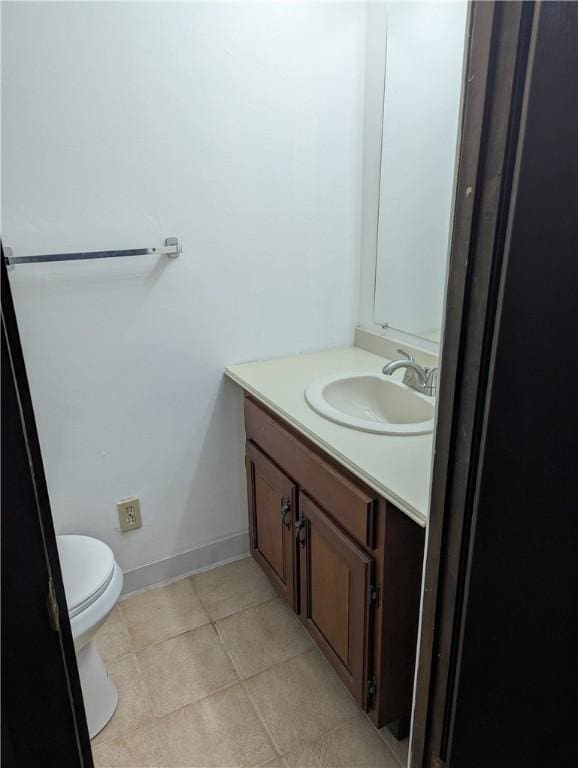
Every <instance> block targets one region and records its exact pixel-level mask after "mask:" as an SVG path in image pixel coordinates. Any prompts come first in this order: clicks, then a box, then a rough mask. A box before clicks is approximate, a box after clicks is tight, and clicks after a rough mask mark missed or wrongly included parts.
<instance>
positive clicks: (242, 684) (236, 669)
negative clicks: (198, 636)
mask: <svg viewBox="0 0 578 768" xmlns="http://www.w3.org/2000/svg"><path fill="white" fill-rule="evenodd" d="M239 613H242V611H239ZM225 618H226V617H225ZM214 626H215V630H216V632H217V636H218V638H219V640H220V641H221V645H222V646H223V648H224V650H225V653H226V654H227V656H228V657H229V659H230V661H231V664H232V665H233V668H234V669H235V671H236V673H237V675H238V676H239V680H240V682H241V686H242V687H243V690H244V691H245V694H246V695H247V698H248V699H249V703H250V704H251V706H252V707H253V710H254V712H255V715H256V716H257V720H259V722H260V723H261V725H262V726H263V728H264V730H265V733H266V734H267V737H268V738H269V741H270V742H271V744H272V746H273V751H274V752H275V754H276V756H277V757H279V756H280V755H281V752H280V750H279V747H278V745H277V742H276V741H275V739H274V738H273V734H272V733H271V731H270V730H269V727H268V725H267V723H266V722H265V720H264V719H263V716H262V715H261V712H260V710H259V708H258V707H257V704H256V702H255V701H254V700H253V696H252V695H251V692H250V690H249V689H248V687H247V686H246V685H245V680H244V679H243V677H242V676H241V670H240V669H239V667H238V665H237V662H236V661H235V659H234V658H233V655H232V653H231V652H230V651H229V649H228V647H227V644H226V643H225V639H224V637H223V636H222V635H221V633H220V631H219V628H218V626H217V624H216V623H215V625H214ZM268 762H270V760H266V761H265V763H263V765H266V764H267V763H268Z"/></svg>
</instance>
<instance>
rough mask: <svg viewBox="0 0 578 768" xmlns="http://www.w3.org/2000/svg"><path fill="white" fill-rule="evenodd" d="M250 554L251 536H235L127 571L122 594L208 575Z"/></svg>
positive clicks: (244, 532)
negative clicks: (203, 574)
mask: <svg viewBox="0 0 578 768" xmlns="http://www.w3.org/2000/svg"><path fill="white" fill-rule="evenodd" d="M248 554H249V534H248V532H247V531H243V532H242V533H236V534H234V535H233V536H228V537H227V538H225V539H219V540H218V541H213V542H211V543H210V544H205V545H203V546H202V547H197V548H196V549H189V551H188V552H181V553H180V554H178V555H172V557H165V558H164V559H163V560H157V561H156V562H154V563H149V564H148V565H141V566H140V567H139V568H133V569H132V570H130V571H125V572H124V574H123V575H124V584H123V589H122V594H123V595H128V594H130V593H132V592H139V591H141V590H143V589H147V588H148V587H153V586H158V585H159V584H163V583H166V582H169V581H175V580H176V579H179V578H183V577H185V576H189V575H191V574H193V573H198V572H199V571H207V570H209V569H210V568H215V567H216V566H217V565H223V564H224V563H228V562H231V561H233V560H238V559H239V558H241V557H245V556H246V555H248Z"/></svg>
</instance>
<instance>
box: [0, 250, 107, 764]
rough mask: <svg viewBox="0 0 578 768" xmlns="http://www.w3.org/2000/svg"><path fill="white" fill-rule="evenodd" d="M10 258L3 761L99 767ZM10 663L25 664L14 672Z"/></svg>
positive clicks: (5, 339)
mask: <svg viewBox="0 0 578 768" xmlns="http://www.w3.org/2000/svg"><path fill="white" fill-rule="evenodd" d="M1 262H2V263H1V265H0V268H1V270H2V308H1V310H2V311H1V320H2V362H3V365H2V406H3V412H4V414H5V415H7V416H9V418H6V419H3V420H2V448H3V451H2V453H3V456H2V574H3V580H2V618H3V626H2V630H3V632H2V667H3V671H4V673H3V676H2V764H3V765H6V766H23V768H24V766H27V765H32V764H36V765H58V766H63V767H65V766H71V767H72V766H78V768H92V766H93V760H92V752H91V748H90V738H89V735H88V726H87V723H86V716H85V711H84V703H83V699H82V690H81V687H80V678H79V676H78V667H77V664H76V653H75V650H74V641H73V638H72V632H71V628H70V621H69V617H68V608H67V605H66V596H65V594H64V585H63V581H62V573H61V570H60V561H59V558H58V549H57V545H56V535H55V532H54V525H53V521H52V514H51V510H50V500H49V497H48V488H47V485H46V477H45V474H44V466H43V463H42V456H41V452H40V444H39V441H38V433H37V430H36V423H35V419H34V410H33V407H32V400H31V397H30V389H29V387H28V378H27V375H26V367H25V363H24V357H23V354H22V347H21V344H20V336H19V333H18V324H17V320H16V314H15V311H14V302H13V299H12V291H11V287H10V282H9V279H8V272H7V268H6V263H5V260H4V253H3V251H2V254H1ZM22 552H25V553H26V561H25V564H24V563H23V561H22ZM29 646H30V647H29ZM31 655H32V656H33V659H34V663H33V662H32V661H31V659H30V657H31ZM9 668H10V670H14V669H15V670H16V672H15V674H9V673H6V670H8V669H9ZM39 671H42V672H43V674H39Z"/></svg>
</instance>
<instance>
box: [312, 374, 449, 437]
mask: <svg viewBox="0 0 578 768" xmlns="http://www.w3.org/2000/svg"><path fill="white" fill-rule="evenodd" d="M305 399H306V400H307V402H308V403H309V405H310V406H311V408H313V410H314V411H317V413H319V414H320V415H321V416H324V417H325V418H326V419H330V420H331V421H335V422H337V424H343V425H344V426H346V427H351V428H352V429H357V430H361V431H362V432H377V433H378V434H383V435H423V434H427V433H429V432H432V431H433V420H434V399H433V398H431V397H426V396H425V395H420V394H419V392H415V391H414V390H413V389H410V387H406V386H405V384H401V383H400V382H398V381H394V380H393V379H392V378H390V377H389V376H384V375H383V374H381V373H343V374H337V375H333V376H326V377H324V378H323V379H317V380H316V381H314V382H312V383H311V384H310V385H309V386H308V387H307V389H306V390H305Z"/></svg>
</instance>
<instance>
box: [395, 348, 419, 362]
mask: <svg viewBox="0 0 578 768" xmlns="http://www.w3.org/2000/svg"><path fill="white" fill-rule="evenodd" d="M397 351H398V352H399V354H400V355H403V357H405V358H406V360H411V361H412V362H413V363H415V357H414V356H413V355H410V354H409V352H406V351H405V349H398V350H397Z"/></svg>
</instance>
